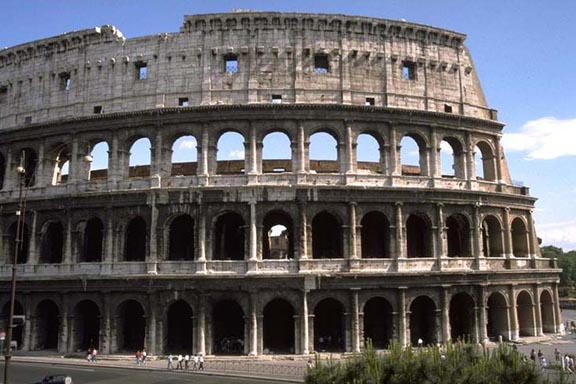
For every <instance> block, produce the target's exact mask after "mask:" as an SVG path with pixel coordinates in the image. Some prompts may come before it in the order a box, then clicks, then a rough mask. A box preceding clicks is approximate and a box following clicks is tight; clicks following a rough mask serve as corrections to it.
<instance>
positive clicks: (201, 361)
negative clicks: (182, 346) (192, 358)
mask: <svg viewBox="0 0 576 384" xmlns="http://www.w3.org/2000/svg"><path fill="white" fill-rule="evenodd" d="M198 370H199V371H203V370H204V356H202V354H200V353H199V354H198Z"/></svg>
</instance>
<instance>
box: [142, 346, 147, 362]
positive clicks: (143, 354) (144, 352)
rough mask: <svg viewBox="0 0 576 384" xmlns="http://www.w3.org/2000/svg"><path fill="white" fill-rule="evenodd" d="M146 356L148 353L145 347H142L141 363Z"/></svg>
mask: <svg viewBox="0 0 576 384" xmlns="http://www.w3.org/2000/svg"><path fill="white" fill-rule="evenodd" d="M146 357H148V353H146V348H142V357H141V360H142V365H144V364H146Z"/></svg>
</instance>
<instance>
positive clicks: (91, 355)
mask: <svg viewBox="0 0 576 384" xmlns="http://www.w3.org/2000/svg"><path fill="white" fill-rule="evenodd" d="M97 354H98V350H97V349H96V348H88V352H86V360H88V362H90V363H95V362H96V355H97Z"/></svg>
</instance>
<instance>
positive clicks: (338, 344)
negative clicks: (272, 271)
mask: <svg viewBox="0 0 576 384" xmlns="http://www.w3.org/2000/svg"><path fill="white" fill-rule="evenodd" d="M344 329H345V324H344V306H343V305H342V304H341V303H340V302H339V301H338V300H335V299H324V300H322V301H321V302H319V303H318V304H317V305H316V308H315V309H314V350H316V351H318V352H344V350H345V332H344Z"/></svg>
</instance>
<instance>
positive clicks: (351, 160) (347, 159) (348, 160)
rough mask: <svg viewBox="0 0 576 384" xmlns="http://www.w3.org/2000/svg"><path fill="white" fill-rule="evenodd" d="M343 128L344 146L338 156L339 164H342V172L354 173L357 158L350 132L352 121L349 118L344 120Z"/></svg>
mask: <svg viewBox="0 0 576 384" xmlns="http://www.w3.org/2000/svg"><path fill="white" fill-rule="evenodd" d="M344 128H345V140H346V142H345V147H344V153H342V155H343V156H342V157H340V164H343V165H344V169H343V171H344V172H343V173H356V167H357V159H356V156H355V150H354V149H355V147H356V144H355V143H354V137H353V136H354V135H353V133H352V122H351V121H350V120H345V121H344Z"/></svg>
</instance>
